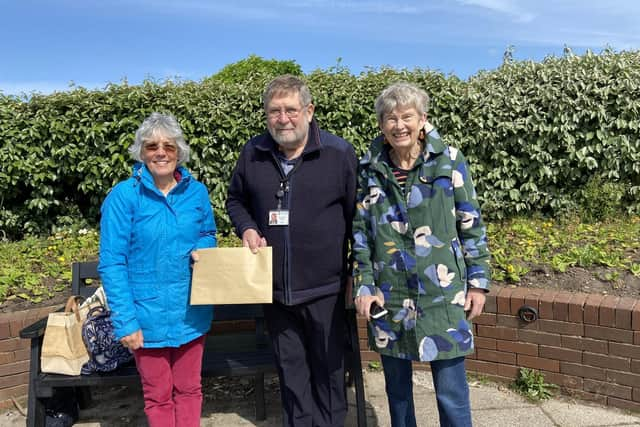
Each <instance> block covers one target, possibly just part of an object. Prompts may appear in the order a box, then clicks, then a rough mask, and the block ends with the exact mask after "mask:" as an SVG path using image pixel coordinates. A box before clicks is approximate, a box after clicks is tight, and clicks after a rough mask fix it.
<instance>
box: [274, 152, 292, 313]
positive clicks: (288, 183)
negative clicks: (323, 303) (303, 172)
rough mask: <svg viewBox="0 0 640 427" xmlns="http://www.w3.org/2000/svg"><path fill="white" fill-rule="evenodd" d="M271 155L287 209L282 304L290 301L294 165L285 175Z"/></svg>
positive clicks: (283, 204) (284, 205)
mask: <svg viewBox="0 0 640 427" xmlns="http://www.w3.org/2000/svg"><path fill="white" fill-rule="evenodd" d="M271 156H272V158H273V161H274V163H275V164H276V167H277V169H278V172H279V173H280V182H281V183H282V182H283V181H285V182H286V186H285V189H284V195H283V197H282V208H284V209H287V210H288V211H289V224H287V226H286V227H285V229H284V268H283V270H284V271H283V277H282V293H283V297H284V304H285V305H289V304H290V303H291V286H290V283H289V282H290V277H291V267H290V262H289V260H290V259H291V254H290V248H291V245H290V244H289V243H290V242H289V239H290V234H289V225H290V224H291V209H290V208H289V205H290V203H289V201H290V197H289V193H290V192H291V178H292V177H293V172H294V170H295V166H294V169H292V170H291V171H290V172H289V175H285V173H284V170H283V169H282V164H280V159H278V156H276V155H275V153H273V152H272V153H271Z"/></svg>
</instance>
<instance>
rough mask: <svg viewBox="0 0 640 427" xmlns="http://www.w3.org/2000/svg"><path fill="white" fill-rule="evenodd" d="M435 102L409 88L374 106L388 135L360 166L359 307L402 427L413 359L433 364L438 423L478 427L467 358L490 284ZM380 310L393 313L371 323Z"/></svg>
mask: <svg viewBox="0 0 640 427" xmlns="http://www.w3.org/2000/svg"><path fill="white" fill-rule="evenodd" d="M428 101H429V98H428V96H427V94H426V93H425V92H424V91H423V90H421V89H419V88H417V87H416V86H414V85H411V84H408V83H396V84H393V85H391V86H389V87H388V88H386V89H385V90H384V91H383V92H382V93H381V95H380V96H379V97H378V99H377V100H376V104H375V107H376V115H377V118H378V123H379V125H380V128H381V130H382V134H383V135H381V136H380V137H379V138H377V139H375V140H374V141H373V142H372V144H371V147H370V149H369V152H368V153H366V154H365V156H364V157H363V158H362V159H361V161H360V171H359V187H358V205H357V213H356V218H355V220H354V226H353V232H354V246H353V249H354V255H355V260H356V262H355V268H354V285H355V295H356V298H355V304H356V308H357V310H358V313H359V314H360V315H362V316H365V317H367V318H368V319H369V324H368V327H369V343H370V346H371V347H372V348H373V349H374V350H376V351H377V352H379V353H380V355H381V358H382V366H383V368H384V374H385V381H386V391H387V396H388V400H389V409H390V413H391V414H390V415H391V423H392V425H393V426H394V427H397V426H415V425H416V418H415V411H414V403H413V386H412V379H411V378H412V368H411V362H412V361H423V362H430V363H431V371H432V374H433V380H434V385H435V389H436V397H437V401H438V411H439V415H440V424H441V425H442V426H470V425H471V409H470V405H469V388H468V384H467V380H466V373H465V367H464V356H466V355H467V354H470V353H472V352H473V336H472V333H471V325H470V323H469V321H470V320H471V319H472V318H473V317H475V316H477V315H479V314H480V313H481V312H482V308H483V306H484V302H485V293H486V290H487V287H488V284H489V268H488V260H489V253H488V250H487V239H486V231H485V227H484V225H483V223H482V219H481V216H480V208H479V204H478V200H477V198H476V192H475V190H474V187H473V183H472V180H471V176H470V175H469V169H468V167H467V164H466V161H465V158H464V156H463V155H462V153H461V152H460V151H458V150H457V149H455V148H453V147H450V146H447V145H446V144H444V143H443V141H442V140H441V139H440V136H439V135H438V133H437V131H436V130H435V129H434V128H433V126H431V125H430V124H429V123H428V122H427V108H428ZM373 303H375V304H378V305H380V306H384V308H385V309H387V311H388V313H387V314H386V315H385V316H383V317H381V318H378V319H372V318H370V310H371V306H372V304H373Z"/></svg>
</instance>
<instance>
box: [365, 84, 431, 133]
mask: <svg viewBox="0 0 640 427" xmlns="http://www.w3.org/2000/svg"><path fill="white" fill-rule="evenodd" d="M397 107H403V108H411V107H413V108H415V109H416V111H417V112H418V114H420V115H422V114H423V113H426V112H427V111H428V110H429V95H427V92H425V91H424V90H422V89H420V88H419V87H418V86H416V85H414V84H411V83H407V82H398V83H394V84H392V85H391V86H388V87H387V88H386V89H384V90H383V91H382V93H381V94H380V95H379V96H378V98H376V103H375V108H376V117H377V118H378V123H379V124H382V119H383V116H384V115H385V114H387V113H390V112H391V111H393V109H395V108H397Z"/></svg>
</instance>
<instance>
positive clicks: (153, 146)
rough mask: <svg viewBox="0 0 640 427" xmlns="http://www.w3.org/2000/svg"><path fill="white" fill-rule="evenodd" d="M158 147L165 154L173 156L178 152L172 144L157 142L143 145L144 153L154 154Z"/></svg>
mask: <svg viewBox="0 0 640 427" xmlns="http://www.w3.org/2000/svg"><path fill="white" fill-rule="evenodd" d="M160 147H162V149H163V150H164V151H165V153H167V154H174V153H176V152H177V151H178V146H177V145H176V144H173V143H167V144H163V143H158V142H147V143H145V144H144V145H143V148H144V151H147V152H149V153H155V152H156V151H158V150H159V149H160Z"/></svg>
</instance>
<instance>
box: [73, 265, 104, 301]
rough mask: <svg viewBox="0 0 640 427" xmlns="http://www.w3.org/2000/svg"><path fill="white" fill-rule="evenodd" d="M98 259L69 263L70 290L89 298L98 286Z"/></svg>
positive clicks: (74, 293)
mask: <svg viewBox="0 0 640 427" xmlns="http://www.w3.org/2000/svg"><path fill="white" fill-rule="evenodd" d="M98 279H100V275H99V274H98V261H88V262H74V263H73V264H72V265H71V292H72V293H73V295H80V296H83V297H85V298H89V297H90V296H91V295H93V293H94V292H95V290H96V288H97V287H98V283H96V282H97V281H98Z"/></svg>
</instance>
